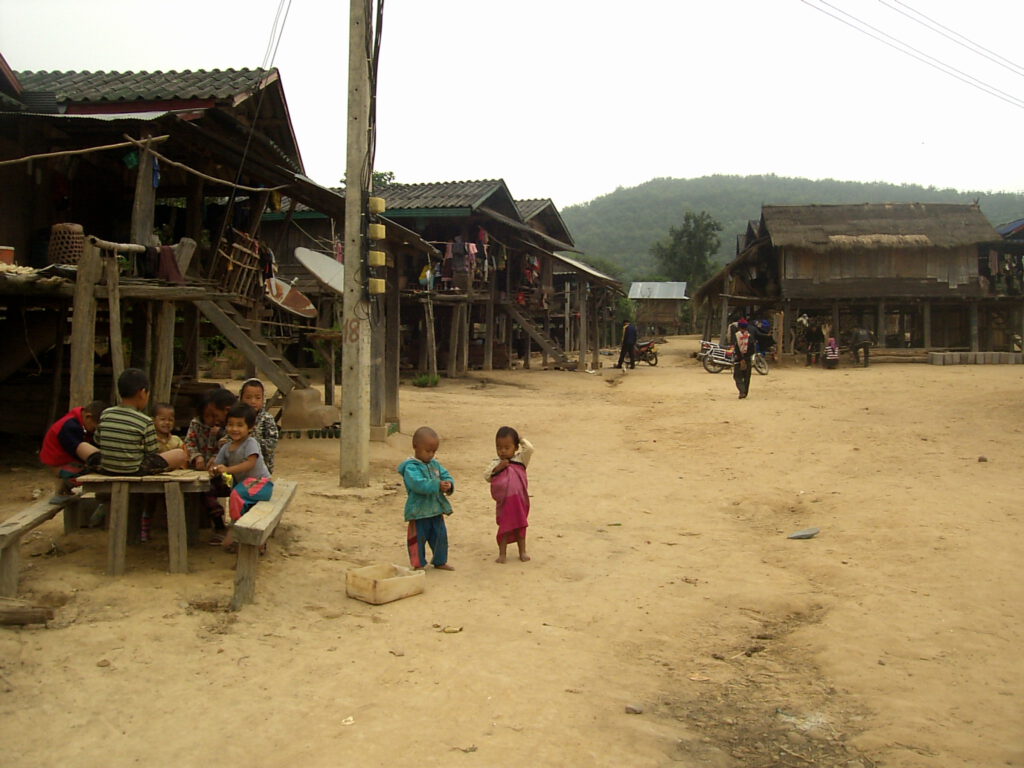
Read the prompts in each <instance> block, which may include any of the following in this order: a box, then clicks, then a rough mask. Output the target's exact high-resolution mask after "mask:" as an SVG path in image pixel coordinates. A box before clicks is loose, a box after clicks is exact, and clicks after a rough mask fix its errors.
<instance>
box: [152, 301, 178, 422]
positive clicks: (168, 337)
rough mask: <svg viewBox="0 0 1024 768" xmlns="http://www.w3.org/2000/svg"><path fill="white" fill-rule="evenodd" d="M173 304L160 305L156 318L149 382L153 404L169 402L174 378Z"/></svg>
mask: <svg viewBox="0 0 1024 768" xmlns="http://www.w3.org/2000/svg"><path fill="white" fill-rule="evenodd" d="M175 306H176V305H175V303H174V302H173V301H164V302H161V303H160V306H159V307H158V309H157V316H156V345H155V346H156V349H155V353H156V354H155V355H154V356H153V357H154V360H153V381H152V382H150V387H151V389H152V397H151V398H150V399H151V400H152V402H154V403H167V402H170V400H171V378H172V377H173V376H174V315H175Z"/></svg>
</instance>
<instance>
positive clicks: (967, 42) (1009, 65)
mask: <svg viewBox="0 0 1024 768" xmlns="http://www.w3.org/2000/svg"><path fill="white" fill-rule="evenodd" d="M878 2H880V3H881V4H882V5H884V6H887V7H888V8H891V9H892V10H894V11H896V12H897V13H901V14H903V15H904V16H906V17H907V18H908V19H910V20H911V21H913V22H915V23H917V24H920V25H921V26H923V27H927V28H928V29H930V30H932V31H933V32H935V33H937V34H940V35H942V36H943V37H945V38H947V39H949V40H952V41H953V42H954V43H956V44H957V45H959V46H962V47H963V48H966V49H967V50H969V51H971V52H972V53H976V54H978V55H979V56H983V57H984V58H986V59H988V60H989V61H992V62H994V63H996V64H998V65H999V66H1001V67H1003V68H1004V69H1008V70H1010V71H1011V72H1013V74H1015V75H1020V76H1021V77H1024V67H1022V66H1020V65H1019V64H1015V63H1014V62H1012V61H1010V60H1009V59H1008V58H1006V57H1005V56H1000V55H999V54H998V53H996V52H995V51H993V50H990V49H989V48H986V47H985V46H983V45H982V44H981V43H976V42H974V41H973V40H971V39H970V38H969V37H965V36H964V35H961V34H960V33H959V32H957V31H956V30H955V29H950V28H949V27H947V26H946V25H945V24H941V23H940V22H938V21H936V20H935V19H933V18H931V17H929V16H927V15H925V14H923V13H921V12H920V11H919V10H917V9H916V8H911V7H910V6H909V5H907V4H906V3H901V2H900V0H894V2H895V3H896V4H897V5H902V6H903V7H904V8H906V9H907V10H908V11H911V12H912V13H915V14H917V15H918V16H920V17H921V19H924V20H925V21H927V22H929V23H927V24H926V23H925V21H921V19H915V18H914V17H913V16H911V15H910V14H909V13H907V12H906V11H901V10H900V9H899V8H894V7H893V6H891V5H889V4H888V3H887V2H885V0H878ZM931 25H934V26H931ZM936 27H938V29H936ZM942 30H945V32H943V31H942ZM946 32H949V33H950V34H948V35H947V34H946ZM956 38H960V39H959V40H957V39H956ZM961 41H963V42H961ZM988 54H991V55H988Z"/></svg>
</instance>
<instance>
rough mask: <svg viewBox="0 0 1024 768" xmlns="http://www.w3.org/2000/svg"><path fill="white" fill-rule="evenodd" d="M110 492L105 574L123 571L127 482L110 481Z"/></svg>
mask: <svg viewBox="0 0 1024 768" xmlns="http://www.w3.org/2000/svg"><path fill="white" fill-rule="evenodd" d="M111 485H112V486H113V487H112V489H111V492H110V511H109V513H108V514H109V515H110V521H109V525H110V528H109V530H108V531H107V541H108V544H107V575H108V576H120V575H121V574H123V573H124V555H125V548H126V546H127V544H128V483H112V484H111Z"/></svg>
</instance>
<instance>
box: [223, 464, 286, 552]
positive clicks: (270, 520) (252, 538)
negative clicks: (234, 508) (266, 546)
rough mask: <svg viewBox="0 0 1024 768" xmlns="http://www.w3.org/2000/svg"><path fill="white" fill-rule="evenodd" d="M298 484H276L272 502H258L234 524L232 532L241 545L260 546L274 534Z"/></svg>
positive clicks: (284, 482) (283, 481)
mask: <svg viewBox="0 0 1024 768" xmlns="http://www.w3.org/2000/svg"><path fill="white" fill-rule="evenodd" d="M297 488H298V484H297V483H295V482H294V481H291V480H282V481H280V482H276V483H274V494H273V496H271V498H270V501H261V502H258V503H257V504H256V505H255V506H253V508H252V509H250V510H249V511H248V512H246V513H245V514H244V515H242V517H241V518H240V519H239V520H238V521H237V522H236V523H235V524H234V526H233V528H232V531H233V535H234V537H235V540H236V541H238V542H239V543H240V544H250V545H252V546H256V547H258V546H260V545H262V544H263V543H264V542H266V540H267V539H268V538H270V535H271V534H272V533H273V532H274V529H275V528H276V527H277V524H278V522H279V521H280V520H281V516H282V515H283V514H284V512H285V510H286V509H287V508H288V505H289V504H290V503H291V501H292V499H293V498H295V491H296V489H297Z"/></svg>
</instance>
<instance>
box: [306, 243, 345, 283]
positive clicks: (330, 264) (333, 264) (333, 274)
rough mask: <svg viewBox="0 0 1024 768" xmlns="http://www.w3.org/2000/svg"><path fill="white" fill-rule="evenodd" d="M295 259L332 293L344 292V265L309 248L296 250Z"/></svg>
mask: <svg viewBox="0 0 1024 768" xmlns="http://www.w3.org/2000/svg"><path fill="white" fill-rule="evenodd" d="M295 258H296V259H298V261H299V263H300V264H301V265H302V266H304V267H305V268H306V269H307V270H309V273H310V274H311V275H313V277H315V278H316V279H317V280H319V281H320V282H321V283H323V284H324V285H326V286H327V287H328V288H330V289H331V290H332V291H336V292H338V293H344V292H345V265H344V264H342V263H340V262H338V261H336V260H335V259H333V258H331V257H330V256H326V255H325V254H322V253H317V252H316V251H311V250H309V248H302V247H299V248H296V249H295Z"/></svg>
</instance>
